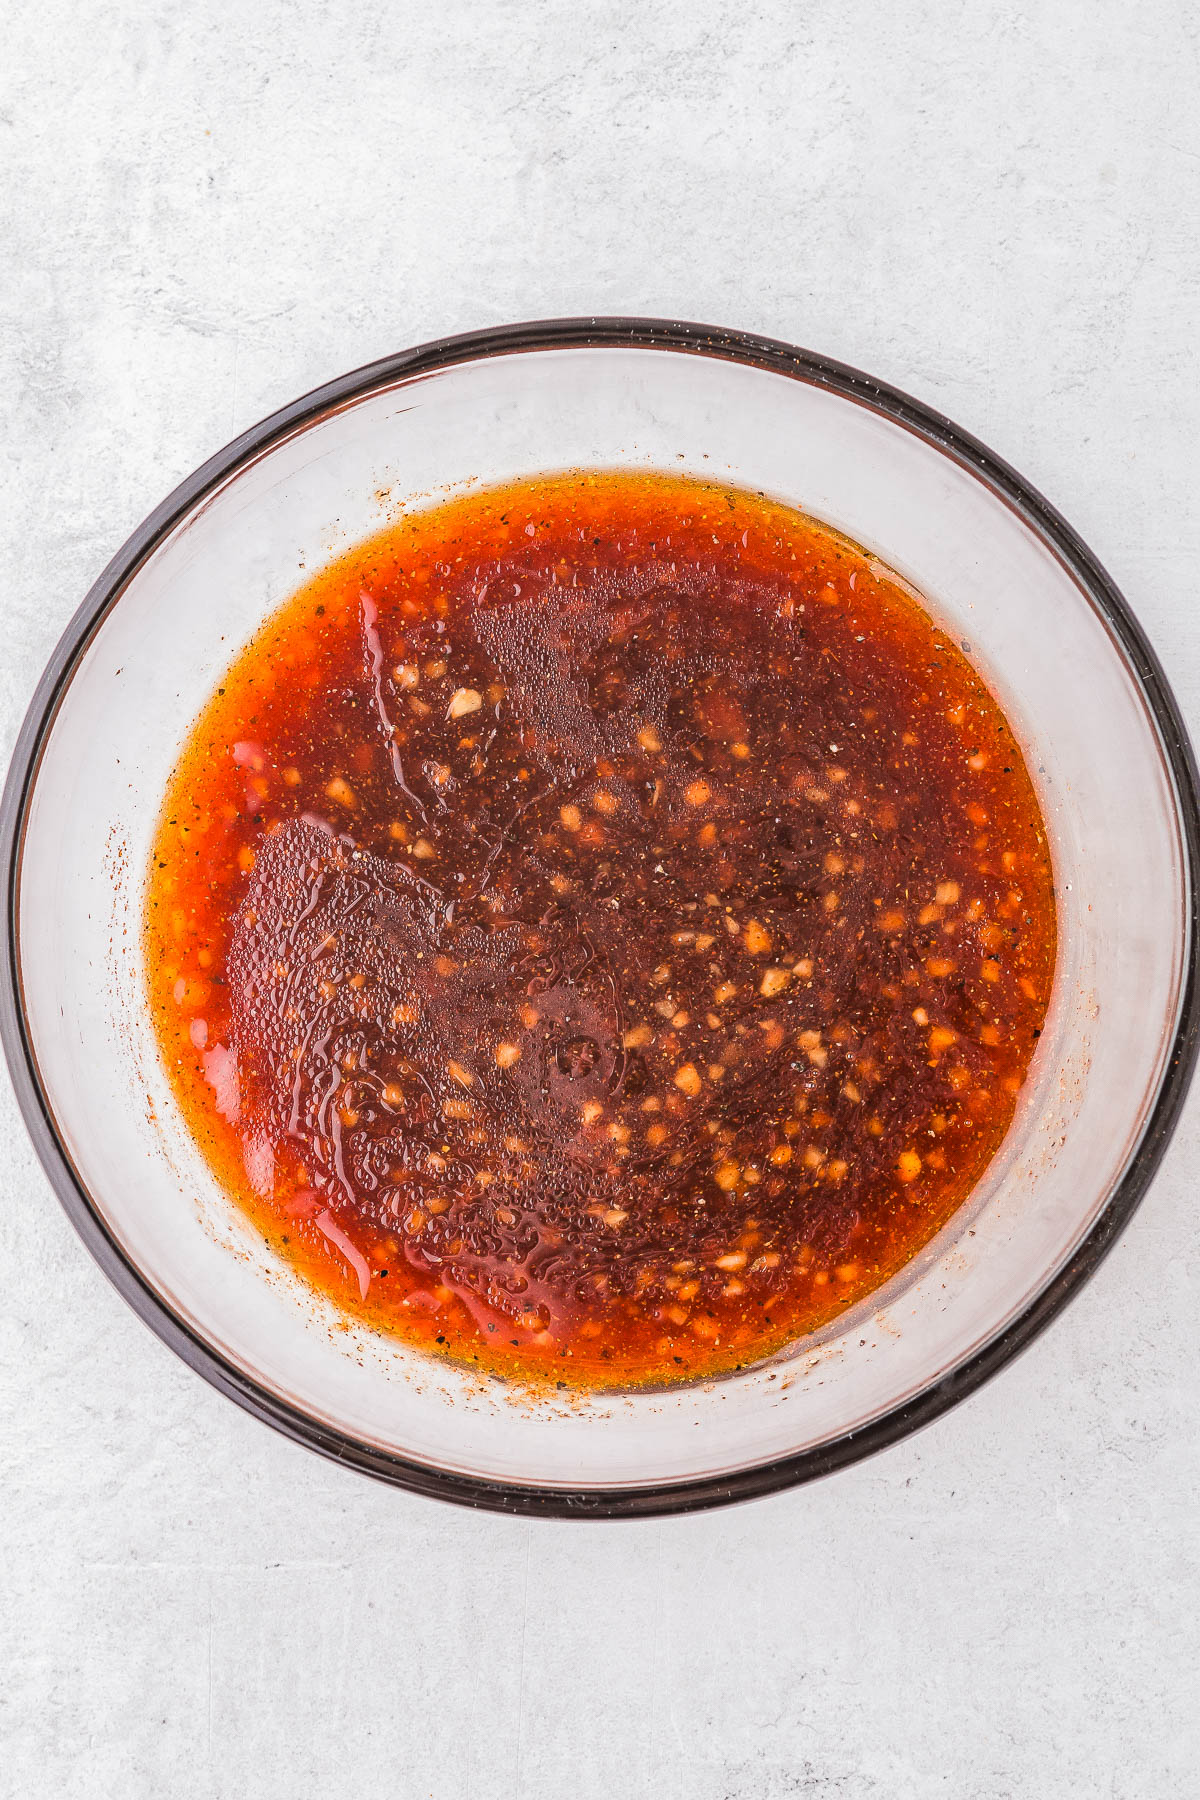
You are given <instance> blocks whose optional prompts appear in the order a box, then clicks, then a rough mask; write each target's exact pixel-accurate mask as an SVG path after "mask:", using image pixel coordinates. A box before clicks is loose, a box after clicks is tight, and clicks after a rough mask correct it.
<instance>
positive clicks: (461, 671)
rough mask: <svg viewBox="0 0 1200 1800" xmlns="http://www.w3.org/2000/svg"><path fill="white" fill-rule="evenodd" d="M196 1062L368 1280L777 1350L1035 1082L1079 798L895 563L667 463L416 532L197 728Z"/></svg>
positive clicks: (470, 1348) (304, 1243)
mask: <svg viewBox="0 0 1200 1800" xmlns="http://www.w3.org/2000/svg"><path fill="white" fill-rule="evenodd" d="M146 946H147V956H148V967H149V972H150V989H151V998H152V1003H153V1008H154V1017H155V1021H156V1025H157V1028H158V1032H159V1036H160V1041H161V1044H162V1048H163V1053H164V1056H165V1058H166V1061H167V1065H168V1068H169V1070H170V1073H171V1077H172V1080H173V1083H174V1087H175V1091H176V1094H177V1096H178V1098H179V1101H180V1103H181V1105H182V1107H183V1109H184V1112H185V1114H186V1116H187V1118H188V1121H189V1123H190V1124H191V1127H192V1129H193V1130H194V1132H195V1133H196V1135H197V1137H198V1138H199V1139H200V1141H201V1143H202V1144H203V1146H204V1147H205V1149H206V1152H207V1153H208V1155H209V1156H210V1158H211V1161H212V1163H213V1165H214V1167H215V1168H216V1170H217V1171H218V1173H219V1175H220V1176H221V1178H222V1180H223V1181H224V1182H225V1183H226V1184H227V1185H228V1187H229V1188H230V1189H231V1190H232V1191H233V1192H234V1193H235V1194H236V1196H237V1198H238V1199H239V1200H240V1202H241V1203H242V1205H243V1206H244V1207H245V1208H246V1209H247V1210H248V1211H249V1212H250V1213H251V1215H252V1216H253V1217H254V1218H255V1220H256V1221H257V1222H258V1224H259V1226H260V1228H261V1229H262V1231H263V1232H264V1234H265V1235H266V1236H267V1238H268V1239H269V1241H270V1242H271V1243H272V1244H274V1245H276V1246H277V1247H279V1248H280V1249H281V1250H282V1251H283V1253H284V1254H285V1255H286V1256H288V1257H289V1258H291V1259H292V1260H293V1261H294V1262H295V1263H296V1264H297V1265H298V1266H299V1267H300V1269H301V1270H303V1272H304V1273H305V1274H306V1275H307V1276H308V1277H309V1278H310V1279H311V1280H312V1281H313V1282H314V1283H315V1284H316V1285H318V1286H319V1287H321V1288H322V1289H324V1290H325V1291H327V1292H328V1293H329V1294H331V1295H332V1296H333V1297H334V1299H335V1300H336V1301H337V1302H338V1303H339V1304H340V1305H341V1306H342V1307H344V1308H345V1309H346V1310H348V1311H351V1312H354V1313H358V1314H361V1315H364V1316H366V1317H367V1318H368V1319H370V1320H371V1321H372V1322H373V1323H375V1324H377V1325H379V1326H381V1327H383V1328H384V1329H387V1330H390V1331H393V1332H397V1333H399V1334H400V1335H402V1336H403V1337H404V1338H406V1339H408V1340H410V1341H412V1342H414V1343H418V1344H420V1345H422V1346H424V1347H427V1348H429V1349H431V1350H435V1351H441V1352H443V1353H445V1354H450V1355H453V1356H456V1357H459V1358H462V1359H469V1360H473V1361H475V1362H477V1363H479V1364H480V1365H482V1366H483V1367H485V1368H486V1369H488V1370H491V1371H494V1372H501V1373H510V1374H511V1373H518V1374H524V1375H542V1376H548V1377H550V1378H552V1379H557V1380H558V1381H560V1382H567V1383H569V1384H571V1385H585V1386H594V1385H604V1384H612V1383H622V1382H647V1381H656V1382H658V1381H666V1380H677V1379H682V1378H685V1377H692V1376H695V1375H698V1374H702V1373H709V1372H712V1371H714V1370H717V1369H721V1368H727V1367H730V1366H734V1365H737V1364H742V1363H746V1362H750V1361H753V1360H755V1359H756V1358H758V1357H760V1356H762V1355H764V1354H765V1353H767V1352H768V1351H770V1350H772V1349H774V1348H775V1347H777V1346H779V1345H780V1344H782V1343H784V1342H786V1341H788V1340H790V1339H793V1338H796V1337H798V1336H800V1335H802V1334H804V1333H807V1332H810V1331H812V1330H814V1329H815V1328H816V1327H818V1326H820V1325H822V1324H823V1323H825V1322H826V1321H828V1320H829V1319H830V1318H832V1317H834V1316H835V1315H836V1314H838V1313H839V1312H840V1311H842V1310H843V1309H844V1308H846V1307H847V1306H849V1305H850V1304H852V1303H853V1302H854V1301H855V1300H857V1299H859V1298H860V1297H862V1296H863V1295H865V1294H867V1293H869V1292H870V1291H871V1290H872V1289H873V1288H875V1287H877V1286H878V1285H879V1284H880V1283H881V1282H882V1281H884V1280H885V1279H886V1278H887V1277H888V1276H889V1275H891V1274H892V1273H893V1272H894V1271H895V1270H897V1269H898V1268H900V1267H901V1266H902V1265H903V1264H904V1263H905V1262H907V1261H908V1260H909V1259H910V1258H911V1257H912V1256H913V1255H914V1253H915V1252H916V1251H917V1250H918V1249H920V1247H921V1246H922V1245H923V1244H924V1243H926V1242H927V1241H928V1239H929V1238H930V1237H931V1236H932V1235H933V1234H934V1232H935V1231H936V1230H937V1229H938V1227H939V1226H940V1225H941V1224H942V1223H943V1222H944V1221H945V1220H946V1219H947V1217H948V1216H949V1215H950V1214H951V1213H952V1212H953V1211H954V1210H955V1208H957V1207H958V1206H960V1205H961V1203H962V1202H963V1200H964V1199H965V1197H966V1195H967V1194H968V1193H969V1191H970V1189H971V1188H972V1186H973V1185H974V1183H975V1182H976V1181H977V1179H978V1178H979V1176H980V1174H981V1173H982V1171H983V1169H984V1168H985V1167H986V1165H987V1163H988V1161H989V1159H990V1158H991V1156H992V1154H993V1153H994V1151H995V1149H996V1146H997V1145H998V1143H999V1142H1000V1139H1001V1137H1002V1136H1003V1134H1004V1132H1005V1129H1006V1127H1007V1125H1008V1123H1009V1121H1010V1119H1011V1116H1012V1112H1013V1108H1014V1105H1015V1101H1016V1095H1017V1092H1018V1090H1019V1089H1020V1086H1021V1083H1022V1080H1023V1078H1024V1075H1025V1072H1026V1069H1027V1066H1028V1063H1029V1059H1030V1056H1031V1054H1032V1051H1033V1048H1034V1043H1035V1040H1036V1038H1037V1035H1038V1032H1039V1030H1040V1028H1041V1025H1042V1020H1043V1016H1044V1013H1045V1009H1046V1004H1047V999H1048V996H1049V990H1050V983H1051V978H1052V973H1053V966H1054V954H1055V911H1054V898H1053V887H1052V880H1051V870H1050V864H1049V858H1048V853H1047V847H1046V840H1045V831H1044V827H1043V822H1042V819H1041V816H1040V813H1039V811H1038V806H1037V802H1036V800H1035V797H1034V793H1033V789H1032V786H1031V784H1030V781H1029V777H1028V774H1027V771H1026V768H1025V765H1024V762H1023V760H1022V757H1021V754H1020V751H1019V750H1018V748H1017V745H1016V744H1015V743H1014V741H1013V739H1012V737H1011V735H1010V732H1009V730H1008V727H1007V724H1006V722H1005V719H1004V717H1003V715H1002V713H1001V712H1000V710H999V708H998V707H997V705H996V702H995V700H994V699H993V698H992V696H991V695H990V693H989V692H988V690H987V688H986V687H985V685H984V684H983V682H982V681H981V680H980V678H979V677H978V676H977V675H976V674H975V672H974V670H973V669H972V667H971V665H970V663H969V662H968V661H967V660H966V657H965V656H964V654H963V653H962V651H961V650H960V648H959V647H958V646H957V645H955V644H954V643H952V642H951V641H950V639H949V638H948V637H947V636H946V634H945V633H943V632H941V631H939V630H938V629H937V628H936V627H935V626H934V625H933V623H932V622H931V620H930V619H929V617H928V616H927V615H926V613H925V612H924V611H923V610H922V609H921V608H920V606H919V605H917V604H916V602H915V601H914V599H913V598H912V597H911V596H910V595H909V594H908V593H907V592H906V591H904V590H903V589H902V588H901V587H900V586H899V584H898V583H897V582H896V580H895V578H894V577H890V576H889V574H888V572H887V571H886V570H884V569H883V568H882V567H881V566H880V565H879V564H878V563H877V562H875V561H874V560H873V559H871V558H870V557H869V556H867V555H866V554H864V553H863V552H862V551H860V550H859V549H857V548H856V547H855V546H853V545H851V544H849V543H847V542H846V541H845V540H843V539H841V538H839V537H837V536H836V535H835V534H833V533H832V532H830V531H828V530H826V529H825V528H823V527H821V526H818V525H816V524H815V523H813V522H812V521H811V520H808V519H805V518H803V517H801V516H799V515H797V514H796V513H794V512H791V511H789V510H787V509H786V508H783V507H781V506H778V505H776V504H774V503H772V502H769V501H767V500H764V499H762V498H761V497H757V496H754V495H751V494H748V493H744V492H742V491H735V490H726V489H723V488H720V487H715V486H708V485H701V484H697V483H693V482H689V481H684V480H678V479H673V478H668V477H665V476H649V475H646V476H642V475H636V476H634V475H616V474H614V475H600V476H596V475H592V476H577V475H576V476H558V477H553V478H548V479H545V480H540V481H536V482H531V483H528V484H521V485H518V486H514V487H511V488H508V489H505V490H497V491H493V492H489V493H482V494H477V495H475V496H473V497H471V498H468V499H464V500H459V501H456V502H454V503H452V504H449V505H446V506H443V507H439V508H436V509H434V510H431V511H429V512H426V513H424V514H422V515H416V516H413V517H411V518H409V519H406V520H404V521H402V522H401V523H400V524H399V525H397V526H396V527H395V528H394V529H393V530H391V531H389V532H387V533H385V534H384V535H382V536H380V537H379V538H377V539H376V540H374V541H373V542H371V543H369V544H367V545H365V546H362V547H360V548H359V549H358V550H356V551H355V552H353V553H352V554H351V555H349V556H347V557H346V558H345V559H344V560H343V561H342V562H341V563H339V564H338V565H336V566H335V567H334V568H333V569H332V570H331V571H329V572H327V573H326V574H324V575H322V576H321V577H319V578H318V579H317V580H316V581H314V582H313V583H311V584H310V585H309V586H307V587H306V588H304V589H302V590H301V592H300V593H299V594H298V595H297V596H296V597H295V598H294V599H293V600H292V601H291V602H290V603H289V604H288V605H287V606H286V607H284V608H283V609H282V611H281V612H279V613H278V614H276V615H275V616H274V617H273V618H272V619H271V620H270V621H269V623H268V624H267V625H266V626H265V627H264V628H263V630H262V632H261V633H260V635H259V637H258V638H257V640H256V641H255V642H254V643H253V644H252V645H251V647H250V648H249V649H248V650H247V651H246V652H245V653H244V654H243V655H242V656H241V657H240V658H239V660H238V661H237V663H236V664H235V665H234V667H233V668H232V670H231V671H230V672H229V674H228V675H227V676H226V677H225V679H224V681H223V683H222V685H221V687H220V688H219V690H218V691H217V693H216V694H215V695H214V697H213V699H212V701H211V703H210V704H209V706H208V708H207V710H206V711H205V713H204V714H203V716H202V718H201V719H200V721H199V723H198V724H197V726H196V727H195V729H194V731H193V732H192V734H191V737H190V738H189V741H188V744H187V748H186V750H185V752H184V755H183V757H182V760H181V762H180V764H179V767H178V769H177V772H176V774H175V776H174V778H173V780H172V783H171V787H170V790H169V793H168V796H167V802H166V806H165V809H164V812H163V816H162V823H161V826H160V829H159V834H158V840H157V845H156V851H155V856H154V860H153V867H152V870H151V876H150V883H149V893H148V912H147V927H146Z"/></svg>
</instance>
